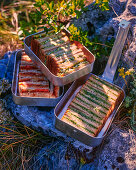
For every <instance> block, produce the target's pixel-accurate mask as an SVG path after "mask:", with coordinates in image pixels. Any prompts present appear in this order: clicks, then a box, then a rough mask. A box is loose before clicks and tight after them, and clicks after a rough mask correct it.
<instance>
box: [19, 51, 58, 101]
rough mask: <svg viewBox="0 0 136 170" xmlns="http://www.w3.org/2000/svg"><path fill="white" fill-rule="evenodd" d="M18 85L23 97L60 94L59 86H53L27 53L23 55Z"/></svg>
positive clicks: (48, 96)
mask: <svg viewBox="0 0 136 170" xmlns="http://www.w3.org/2000/svg"><path fill="white" fill-rule="evenodd" d="M18 86H19V94H20V96H23V97H45V98H56V97H58V96H59V94H58V93H59V87H58V86H53V85H52V83H51V82H49V81H48V80H47V78H46V77H45V76H44V75H43V74H42V72H41V71H40V70H39V69H38V68H37V67H36V66H35V64H34V63H33V62H32V60H31V59H30V58H29V57H28V55H26V54H25V53H23V55H22V57H21V64H20V70H19V75H18Z"/></svg>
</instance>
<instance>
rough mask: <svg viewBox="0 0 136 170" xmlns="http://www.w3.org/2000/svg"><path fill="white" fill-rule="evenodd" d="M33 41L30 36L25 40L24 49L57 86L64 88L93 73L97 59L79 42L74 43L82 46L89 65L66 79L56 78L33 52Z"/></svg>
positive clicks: (68, 34) (65, 77)
mask: <svg viewBox="0 0 136 170" xmlns="http://www.w3.org/2000/svg"><path fill="white" fill-rule="evenodd" d="M64 31H65V32H66V34H67V36H70V33H69V32H68V31H67V30H65V29H64ZM40 33H41V32H39V33H36V34H33V35H37V34H40ZM31 39H32V35H30V36H28V37H26V38H25V40H24V49H25V52H26V54H28V55H29V56H30V58H31V59H32V60H33V61H34V62H35V64H36V65H37V66H38V67H39V68H40V69H41V71H42V72H43V74H44V75H45V76H46V77H47V78H48V79H49V80H50V81H51V82H52V83H53V84H54V85H56V86H63V85H66V84H69V83H71V82H73V81H74V80H76V79H78V78H80V77H82V76H85V75H87V74H88V73H90V72H92V69H93V64H94V61H95V57H94V55H93V54H92V53H91V52H90V51H89V50H88V49H87V48H86V47H85V46H83V45H81V44H80V43H79V42H77V41H74V42H75V44H76V45H77V46H80V48H82V50H83V52H84V54H85V55H86V58H87V60H88V61H89V63H90V64H89V65H87V66H85V67H83V68H82V69H80V70H78V71H75V72H73V73H71V74H68V75H66V76H64V77H58V76H55V75H54V74H52V73H51V72H50V70H49V69H48V68H47V67H46V65H45V64H44V63H43V62H42V61H41V60H40V59H39V58H38V57H37V56H36V55H35V54H34V53H33V51H32V50H31V48H30V46H31Z"/></svg>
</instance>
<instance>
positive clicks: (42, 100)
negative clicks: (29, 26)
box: [11, 50, 64, 107]
mask: <svg viewBox="0 0 136 170" xmlns="http://www.w3.org/2000/svg"><path fill="white" fill-rule="evenodd" d="M23 52H24V50H18V51H17V52H16V56H15V63H14V72H13V80H12V88H11V90H12V96H13V101H14V102H15V103H16V104H18V105H27V106H49V107H54V106H56V105H57V104H58V102H59V101H60V99H61V98H62V96H63V93H64V88H63V86H62V87H59V97H57V98H46V97H22V96H20V95H19V89H18V75H19V68H20V63H21V56H22V53H23Z"/></svg>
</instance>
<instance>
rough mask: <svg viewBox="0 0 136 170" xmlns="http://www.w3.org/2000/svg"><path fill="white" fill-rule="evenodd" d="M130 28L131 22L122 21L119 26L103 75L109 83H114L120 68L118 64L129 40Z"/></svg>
mask: <svg viewBox="0 0 136 170" xmlns="http://www.w3.org/2000/svg"><path fill="white" fill-rule="evenodd" d="M129 27H130V22H128V21H125V20H122V21H121V22H120V24H119V30H118V33H117V37H116V40H115V42H114V46H113V48H112V51H111V54H110V57H109V60H108V62H107V65H106V68H105V70H104V73H103V75H102V78H103V79H105V80H107V81H108V82H111V83H112V82H113V78H114V75H115V72H116V69H117V66H118V62H119V59H120V56H121V53H122V50H123V47H124V43H125V40H126V38H127V33H128V30H129Z"/></svg>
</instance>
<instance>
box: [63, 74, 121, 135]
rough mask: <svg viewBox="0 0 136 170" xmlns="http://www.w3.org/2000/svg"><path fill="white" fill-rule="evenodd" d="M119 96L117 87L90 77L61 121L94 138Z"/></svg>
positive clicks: (116, 103) (93, 76) (92, 76)
mask: <svg viewBox="0 0 136 170" xmlns="http://www.w3.org/2000/svg"><path fill="white" fill-rule="evenodd" d="M121 94H122V91H121V90H120V89H119V88H118V87H116V86H114V85H112V84H110V83H108V82H106V81H104V80H102V79H100V78H99V77H96V76H95V75H91V77H90V78H89V79H88V80H87V81H86V83H85V84H84V85H83V86H82V88H81V89H80V91H79V92H78V93H77V95H76V96H75V98H74V99H73V100H72V102H71V103H70V105H69V106H68V108H67V110H66V112H65V113H64V115H63V117H62V121H64V122H65V123H68V124H70V125H71V126H73V127H75V128H77V129H79V130H81V131H83V132H84V133H86V134H88V135H90V136H94V137H96V136H97V135H98V133H99V132H100V131H101V129H102V128H103V126H104V124H105V122H106V120H107V119H108V118H109V116H110V115H111V113H112V112H113V110H114V109H115V107H116V106H117V105H118V103H119V101H120V96H121Z"/></svg>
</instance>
